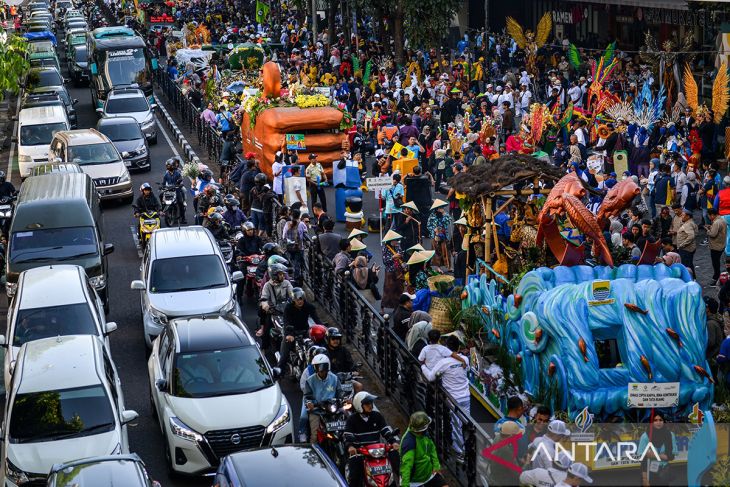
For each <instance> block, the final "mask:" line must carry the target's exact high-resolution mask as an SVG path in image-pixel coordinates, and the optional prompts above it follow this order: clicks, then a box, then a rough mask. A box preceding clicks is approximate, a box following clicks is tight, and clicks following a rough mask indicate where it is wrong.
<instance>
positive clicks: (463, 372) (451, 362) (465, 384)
mask: <svg viewBox="0 0 730 487" xmlns="http://www.w3.org/2000/svg"><path fill="white" fill-rule="evenodd" d="M459 345H460V343H459V339H458V338H457V337H455V336H454V335H451V336H450V337H448V338H447V339H446V347H447V348H448V349H449V350H451V351H452V352H458V351H459ZM460 358H461V359H462V360H458V359H455V358H453V357H446V358H442V359H441V360H439V361H438V362H437V363H436V365H435V366H434V368H433V369H429V368H428V367H426V366H425V365H421V371H422V372H423V375H425V376H426V379H428V380H429V381H430V382H433V381H435V380H436V379H437V378H438V377H440V378H441V385H442V386H443V387H444V389H446V392H448V393H449V394H450V395H451V397H453V398H454V401H456V403H457V404H458V405H459V408H460V409H461V410H462V411H463V412H464V413H465V414H467V415H470V414H471V410H470V404H471V395H470V393H469V378H468V377H467V369H465V368H464V367H463V364H465V363H468V359H467V358H466V357H465V356H463V355H461V356H460ZM451 439H452V441H453V447H454V451H455V452H456V454H457V455H458V456H459V457H463V455H464V436H463V434H462V431H461V419H459V417H458V416H457V415H456V414H454V413H453V412H452V413H451Z"/></svg>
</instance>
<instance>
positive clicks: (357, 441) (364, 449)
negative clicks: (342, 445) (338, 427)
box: [343, 426, 398, 487]
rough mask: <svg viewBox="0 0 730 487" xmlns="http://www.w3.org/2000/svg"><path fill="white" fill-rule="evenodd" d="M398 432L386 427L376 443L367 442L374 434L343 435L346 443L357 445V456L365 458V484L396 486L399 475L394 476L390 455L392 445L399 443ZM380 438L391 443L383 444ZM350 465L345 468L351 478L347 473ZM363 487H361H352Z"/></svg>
mask: <svg viewBox="0 0 730 487" xmlns="http://www.w3.org/2000/svg"><path fill="white" fill-rule="evenodd" d="M397 435H398V430H393V429H392V428H391V427H390V426H386V427H385V428H383V430H382V431H381V432H380V433H378V438H377V439H376V442H370V441H367V439H368V438H367V436H370V437H371V438H372V436H373V435H372V434H366V435H355V434H353V433H345V434H344V435H343V437H344V440H345V442H347V443H351V444H353V445H355V449H356V450H357V455H362V456H363V468H364V472H363V476H362V478H363V484H364V485H366V486H372V487H388V486H390V485H396V479H397V477H398V475H397V474H396V475H394V474H393V466H392V465H391V464H390V459H389V458H388V453H389V452H390V451H392V450H393V447H392V446H391V443H398V438H397ZM380 436H382V437H383V438H386V439H387V440H388V441H389V443H381V442H380V441H379V440H380ZM348 467H349V464H346V466H345V476H346V477H348V478H349V477H350V475H349V472H348V471H347V469H348ZM352 487H361V486H359V485H358V486H352Z"/></svg>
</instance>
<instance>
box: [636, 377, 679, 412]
mask: <svg viewBox="0 0 730 487" xmlns="http://www.w3.org/2000/svg"><path fill="white" fill-rule="evenodd" d="M628 392H629V396H628V407H630V408H672V407H675V406H678V405H679V382H646V383H643V382H629V391H628Z"/></svg>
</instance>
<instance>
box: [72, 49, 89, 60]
mask: <svg viewBox="0 0 730 487" xmlns="http://www.w3.org/2000/svg"><path fill="white" fill-rule="evenodd" d="M74 59H75V60H76V62H77V63H85V62H86V61H87V60H88V56H87V53H86V49H82V48H80V47H77V48H76V49H74Z"/></svg>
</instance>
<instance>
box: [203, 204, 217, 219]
mask: <svg viewBox="0 0 730 487" xmlns="http://www.w3.org/2000/svg"><path fill="white" fill-rule="evenodd" d="M216 211H217V209H216V207H215V206H211V207H210V208H208V212H207V213H206V214H205V216H207V217H208V218H210V216H211V215H214V214H215V213H216Z"/></svg>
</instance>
